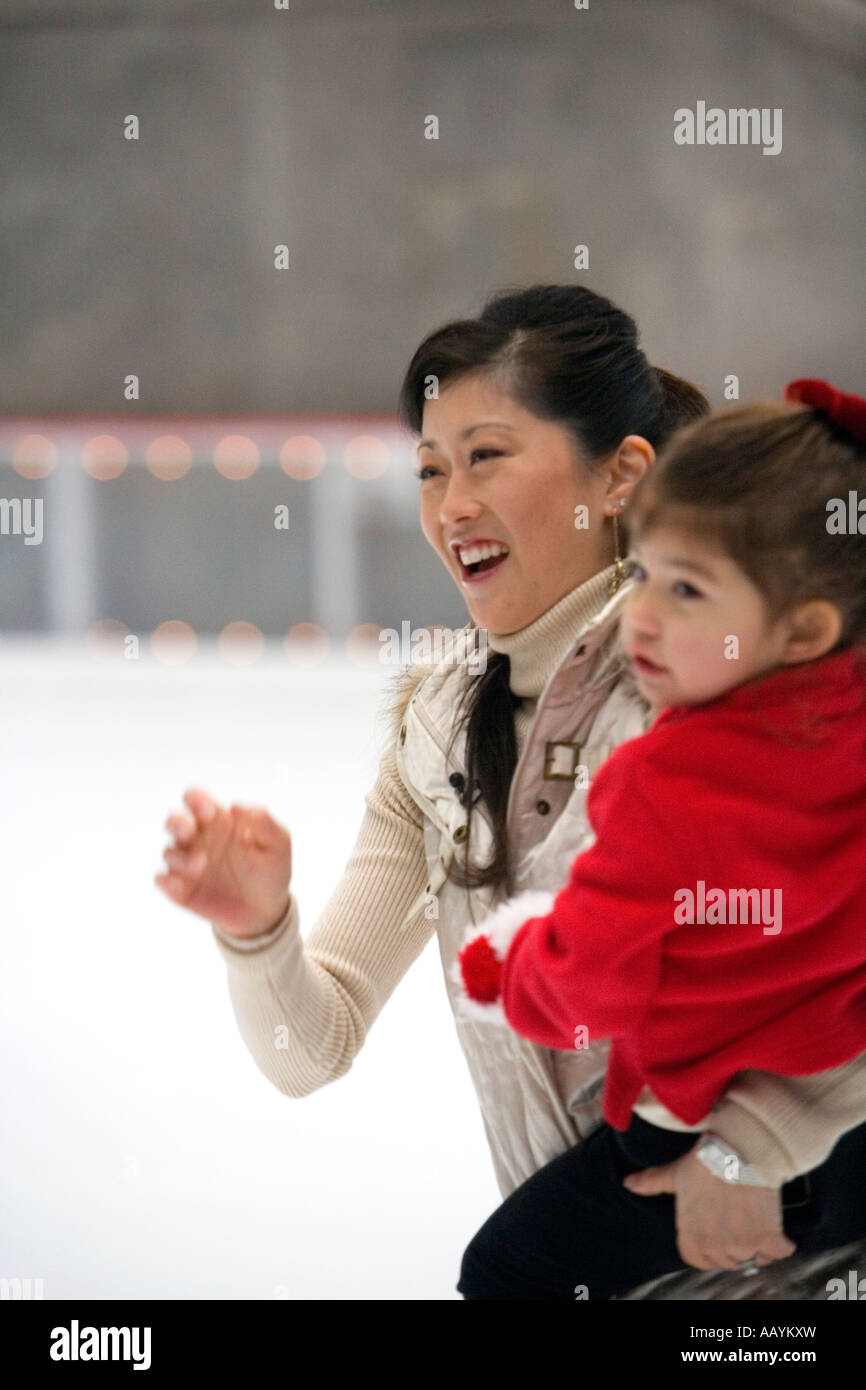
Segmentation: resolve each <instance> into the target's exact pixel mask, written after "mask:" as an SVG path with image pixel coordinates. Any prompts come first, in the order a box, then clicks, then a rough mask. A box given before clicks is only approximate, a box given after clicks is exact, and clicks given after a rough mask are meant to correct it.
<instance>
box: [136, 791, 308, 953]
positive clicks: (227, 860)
mask: <svg viewBox="0 0 866 1390" xmlns="http://www.w3.org/2000/svg"><path fill="white" fill-rule="evenodd" d="M183 800H184V802H185V804H186V806H187V808H188V809H187V810H186V811H180V812H177V813H176V814H174V815H170V816H169V817H168V819H167V820H166V822H165V826H166V829H167V830H168V831H169V832H170V833H171V834H172V835H173V837H174V843H173V844H170V845H168V846H166V848H165V849H164V850H163V858H164V859H165V862H166V865H167V868H166V869H165V870H164V871H163V872H162V873H159V874H155V875H154V883H156V885H157V886H158V887H159V888H161V889H162V891H163V892H164V893H165V894H166V896H167V897H169V898H171V900H172V902H175V903H177V904H178V905H179V906H181V907H187V908H189V910H190V912H195V913H197V914H198V916H200V917H206V918H207V919H208V921H210V922H214V923H215V924H216V925H217V926H218V927H221V928H222V929H223V930H224V931H226V932H230V933H231V934H232V935H234V936H243V937H249V936H260V935H261V934H262V933H263V932H266V931H268V929H269V928H270V927H274V926H276V924H277V922H279V920H280V918H281V917H282V916H283V915H284V913H285V911H286V908H287V907H288V902H289V882H290V879H291V876H292V842H291V838H290V836H289V832H288V831H287V830H284V829H283V827H282V826H281V825H278V824H277V822H276V821H275V820H273V818H272V817H271V816H269V815H268V812H267V811H265V810H264V809H263V808H262V807H260V806H237V805H233V806H230V807H229V809H228V810H225V809H224V808H223V807H222V806H219V805H218V804H217V802H215V801H214V800H213V799H212V798H211V797H210V796H208V794H207V792H205V791H202V789H201V788H200V787H191V788H190V789H189V790H188V791H186V792H184V795H183Z"/></svg>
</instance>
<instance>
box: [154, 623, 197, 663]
mask: <svg viewBox="0 0 866 1390" xmlns="http://www.w3.org/2000/svg"><path fill="white" fill-rule="evenodd" d="M197 645H198V638H197V637H196V634H195V628H192V627H190V625H189V623H182V622H179V621H177V620H170V621H169V622H166V623H160V625H159V627H155V628H154V630H153V632H152V633H151V635H150V646H151V650H152V651H153V654H154V656H155V657H156V659H157V661H161V662H162V663H163V665H165V666H182V665H183V664H184V662H185V661H189V659H190V657H191V656H192V655H193V653H194V652H195V649H196V646H197Z"/></svg>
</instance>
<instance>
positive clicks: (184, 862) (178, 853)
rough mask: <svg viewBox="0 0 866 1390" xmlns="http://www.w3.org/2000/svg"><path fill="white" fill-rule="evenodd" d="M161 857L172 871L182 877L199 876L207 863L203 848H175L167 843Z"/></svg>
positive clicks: (192, 877) (194, 877) (193, 877)
mask: <svg viewBox="0 0 866 1390" xmlns="http://www.w3.org/2000/svg"><path fill="white" fill-rule="evenodd" d="M162 857H163V859H164V860H165V862H166V864H167V865H168V867H169V869H170V870H171V871H172V873H175V874H177V875H179V877H180V878H182V879H196V878H200V877H201V875H202V873H203V872H204V869H205V866H206V865H207V855H206V854H205V852H204V850H203V849H193V850H189V849H175V848H174V847H173V846H172V845H167V846H166V848H165V849H164V850H163V852H162Z"/></svg>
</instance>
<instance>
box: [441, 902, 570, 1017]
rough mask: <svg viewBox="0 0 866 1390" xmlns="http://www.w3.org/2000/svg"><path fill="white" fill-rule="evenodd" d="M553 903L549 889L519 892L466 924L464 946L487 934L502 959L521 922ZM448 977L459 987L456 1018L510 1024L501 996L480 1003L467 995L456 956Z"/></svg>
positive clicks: (497, 956)
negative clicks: (541, 891)
mask: <svg viewBox="0 0 866 1390" xmlns="http://www.w3.org/2000/svg"><path fill="white" fill-rule="evenodd" d="M553 903H554V895H553V894H552V893H539V892H526V893H518V894H517V896H516V897H514V898H509V899H508V900H507V902H504V903H501V904H500V906H499V907H498V908H496V910H495V911H494V912H491V914H490V916H489V917H485V918H484V920H483V921H482V922H476V923H473V925H472V926H469V927H467V928H466V932H465V934H464V939H463V946H468V945H469V943H470V942H472V941H475V940H476V939H477V938H478V937H480V936H487V937H489V938H490V945H491V947H492V949H493V954H494V955H495V956H496V958H497V960H499V961H502V960H504V959H505V957H506V955H507V954H508V948H509V946H510V945H511V942H512V941H513V939H514V937H515V936H516V935H517V933H518V931H519V930H520V928H521V927H522V926H523V924H524V922H528V921H529V920H530V918H532V917H546V916H547V914H548V912H550V910H551V908H552V907H553ZM451 979H452V980H453V981H454V983H455V984H456V985H457V986H458V988H459V991H460V992H459V995H458V997H457V999H456V1001H455V1006H454V1013H455V1015H456V1017H457V1018H462V1019H466V1020H469V1021H471V1022H473V1023H496V1024H498V1025H499V1026H500V1027H503V1028H509V1027H510V1026H511V1025H510V1024H509V1022H508V1019H507V1018H506V1017H505V1010H504V1009H503V1007H502V1000H501V999H496V1000H494V1002H493V1003H491V1004H482V1003H481V1001H480V1000H478V999H470V998H469V997H468V995H467V994H466V986H465V985H464V983H463V975H462V973H461V970H460V962H459V960H458V961H455V962H454V964H453V966H452V967H451Z"/></svg>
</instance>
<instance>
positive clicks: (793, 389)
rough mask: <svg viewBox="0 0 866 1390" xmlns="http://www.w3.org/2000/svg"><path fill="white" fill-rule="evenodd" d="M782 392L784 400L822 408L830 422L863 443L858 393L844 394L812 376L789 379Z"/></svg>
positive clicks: (864, 422) (865, 431)
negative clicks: (794, 379)
mask: <svg viewBox="0 0 866 1390" xmlns="http://www.w3.org/2000/svg"><path fill="white" fill-rule="evenodd" d="M784 395H785V400H786V401H800V402H801V404H803V405H810V406H811V407H812V409H813V410H820V411H822V412H823V413H824V414H825V415H826V416H828V418H829V419H830V420H832V421H833V423H834V425H839V427H840V428H841V429H843V430H846V431H847V432H848V434H851V435H853V436H854V438H855V439H858V440H859V441H860V443H861V444H866V401H864V399H863V397H862V396H846V395H845V393H844V391H837V390H836V387H835V386H831V385H830V383H829V381H817V380H815V379H814V378H812V377H803V378H802V380H800V381H789V382H788V385H787V386H786V387H785V392H784Z"/></svg>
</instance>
